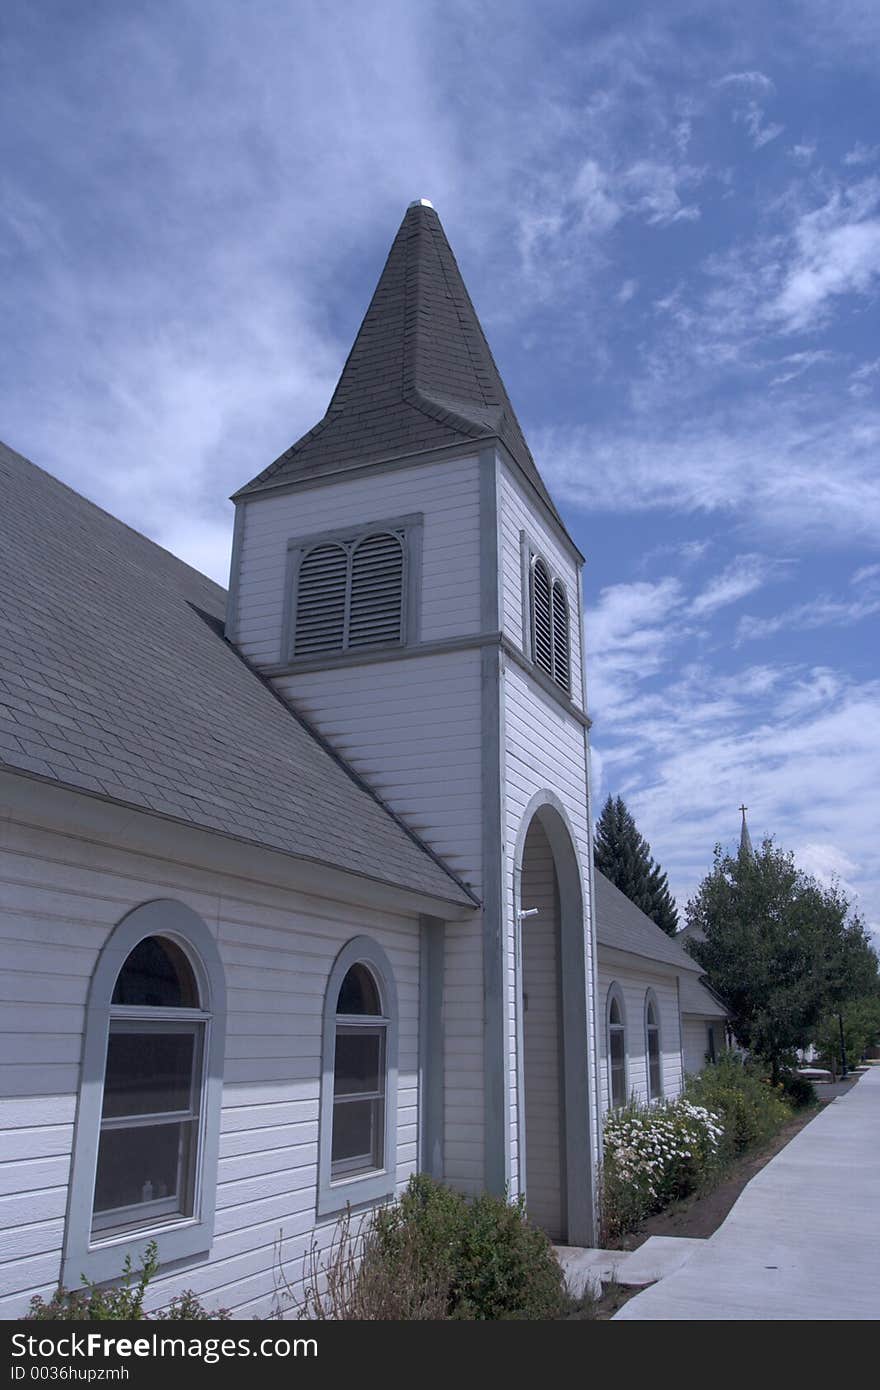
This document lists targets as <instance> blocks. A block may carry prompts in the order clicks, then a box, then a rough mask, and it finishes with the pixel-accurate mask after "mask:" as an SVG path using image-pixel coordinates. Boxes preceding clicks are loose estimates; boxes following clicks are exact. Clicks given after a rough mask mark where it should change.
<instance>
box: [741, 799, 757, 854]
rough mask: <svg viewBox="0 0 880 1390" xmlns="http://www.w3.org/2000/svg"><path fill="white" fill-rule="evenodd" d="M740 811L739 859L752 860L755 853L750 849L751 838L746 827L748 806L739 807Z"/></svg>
mask: <svg viewBox="0 0 880 1390" xmlns="http://www.w3.org/2000/svg"><path fill="white" fill-rule="evenodd" d="M739 809H740V810H741V811H742V830H741V831H740V835H739V857H740V859H754V857H755V851H754V850H753V849H752V837H751V835H750V834H749V827H748V826H747V825H746V811H747V810H748V809H749V808H748V806H740V808H739Z"/></svg>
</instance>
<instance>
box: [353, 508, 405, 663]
mask: <svg viewBox="0 0 880 1390" xmlns="http://www.w3.org/2000/svg"><path fill="white" fill-rule="evenodd" d="M402 637H403V545H402V544H401V540H400V537H399V536H395V535H392V534H390V533H384V534H380V535H372V536H365V537H364V539H363V540H362V541H359V542H358V544H357V545H356V546H355V548H354V551H353V552H352V557H351V603H350V609H349V618H348V646H349V647H370V646H379V645H384V644H386V643H388V642H399V641H401V639H402Z"/></svg>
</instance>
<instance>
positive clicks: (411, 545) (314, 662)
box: [279, 512, 424, 670]
mask: <svg viewBox="0 0 880 1390" xmlns="http://www.w3.org/2000/svg"><path fill="white" fill-rule="evenodd" d="M423 525H424V514H423V513H422V512H413V513H410V514H409V515H407V516H398V517H390V518H388V517H386V518H383V519H381V520H378V521H370V522H365V523H359V524H357V525H355V526H348V527H344V528H341V529H339V530H335V531H322V532H319V533H316V534H312V535H310V536H298V537H295V538H292V539H290V540H288V542H287V568H286V574H285V585H284V592H285V600H284V618H283V622H282V633H281V651H280V654H279V659H280V662H281V664H282V665H284V666H288V667H290V668H291V669H296V670H302V669H304V668H309V667H314V668H323V667H326V666H347V665H354V664H360V663H363V662H367V661H370V660H373V659H374V658H375V656H376V655H377V654H379V655H381V653H383V652H388V651H391V652H394V651H399V650H400V649H401V648H403V647H411V646H415V645H416V644H417V643H418V641H419V630H420V614H421V583H422V532H423ZM385 535H396V536H398V537H399V539H400V542H401V546H402V549H403V578H402V581H401V582H402V591H401V626H400V637H399V638H395V639H392V640H390V641H387V642H376V643H374V644H365V645H362V646H355V647H350V646H347V645H343V646H342V647H341V648H338V649H335V650H331V651H325V652H306V653H304V654H302V655H300V656H297V655H296V653H295V644H296V616H297V613H296V610H297V602H298V597H299V571H300V566H301V565H302V562H303V560H304V559H305V557H306V556H307V555H308V554H309V552H310V551H312V550H315V549H317V548H318V547H320V546H324V545H328V546H329V545H338V546H340V547H342V548H343V549H344V550H346V551H347V552H348V553H349V577H348V581H347V592H346V598H345V613H346V627H347V623H348V613H349V607H350V603H351V592H350V591H351V582H350V580H351V557H352V555H353V553H354V551H355V550H356V548H357V546H358V545H360V544H361V542H362V541H364V540H366V539H367V538H368V537H369V536H385Z"/></svg>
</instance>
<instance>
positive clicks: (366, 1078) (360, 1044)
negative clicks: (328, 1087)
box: [333, 1028, 385, 1096]
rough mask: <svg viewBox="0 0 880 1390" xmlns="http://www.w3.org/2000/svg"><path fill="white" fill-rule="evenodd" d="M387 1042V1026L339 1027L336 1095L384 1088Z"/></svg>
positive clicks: (335, 1069)
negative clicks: (385, 1045) (385, 1027)
mask: <svg viewBox="0 0 880 1390" xmlns="http://www.w3.org/2000/svg"><path fill="white" fill-rule="evenodd" d="M384 1043H385V1029H384V1028H357V1029H354V1028H353V1029H344V1028H337V1030H336V1066H335V1068H334V1081H333V1094H334V1095H335V1096H353V1095H360V1094H363V1093H364V1092H370V1091H372V1092H376V1091H384V1089H385V1086H384V1081H385V1077H384V1070H385V1063H384V1051H385V1047H384Z"/></svg>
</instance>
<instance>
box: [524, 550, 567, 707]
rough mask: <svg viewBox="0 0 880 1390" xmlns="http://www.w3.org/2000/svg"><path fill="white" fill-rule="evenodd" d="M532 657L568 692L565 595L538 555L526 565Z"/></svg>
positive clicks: (562, 588) (533, 556) (560, 585)
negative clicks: (528, 565) (527, 569)
mask: <svg viewBox="0 0 880 1390" xmlns="http://www.w3.org/2000/svg"><path fill="white" fill-rule="evenodd" d="M529 586H530V592H529V606H530V612H531V641H532V660H533V661H534V663H535V665H536V666H539V667H540V668H541V670H542V671H546V673H547V675H548V676H550V677H551V679H552V680H554V681H555V682H556V684H557V685H558V686H559V687H560V688H561V689H562V690H565V691H566V692H567V693H570V692H571V633H570V627H571V624H570V616H569V611H568V598H567V596H566V592H565V585H564V584H563V583H562V581H561V580H560V579H552V578H551V575H550V570H549V569H548V567H547V565H546V563H545V561H544V560H543V559H542V558H541V556H540V555H532V556H531V562H530V568H529Z"/></svg>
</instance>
